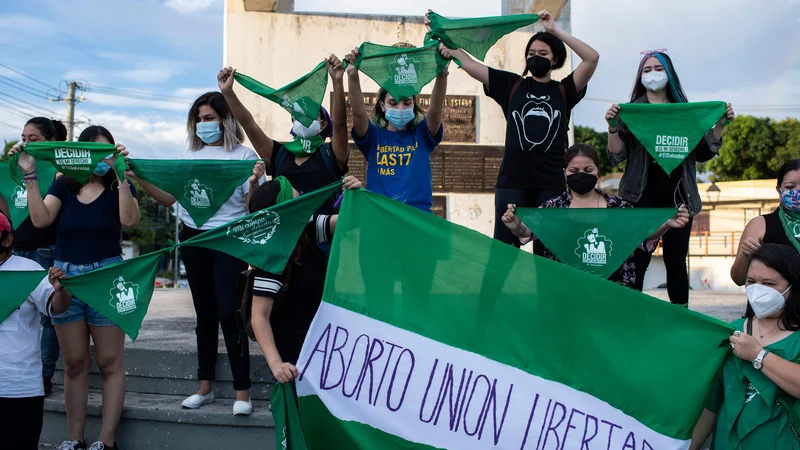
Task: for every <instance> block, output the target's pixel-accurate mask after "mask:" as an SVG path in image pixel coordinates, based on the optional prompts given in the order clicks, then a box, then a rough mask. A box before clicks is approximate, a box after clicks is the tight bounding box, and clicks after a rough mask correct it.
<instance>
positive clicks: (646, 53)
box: [639, 48, 667, 56]
mask: <svg viewBox="0 0 800 450" xmlns="http://www.w3.org/2000/svg"><path fill="white" fill-rule="evenodd" d="M653 53H667V49H665V48H657V49H655V50H645V51H642V52H639V54H640V55H642V56H644V55H652V54H653Z"/></svg>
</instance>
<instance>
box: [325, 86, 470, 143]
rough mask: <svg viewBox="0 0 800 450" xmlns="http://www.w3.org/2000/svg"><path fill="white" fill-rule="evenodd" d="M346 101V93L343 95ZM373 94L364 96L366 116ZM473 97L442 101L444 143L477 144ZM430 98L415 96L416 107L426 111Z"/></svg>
mask: <svg viewBox="0 0 800 450" xmlns="http://www.w3.org/2000/svg"><path fill="white" fill-rule="evenodd" d="M344 95H345V99H347V98H348V97H347V95H348V94H347V93H345V94H344ZM375 97H376V94H375V93H368V94H364V105H366V107H367V114H369V115H371V114H372V108H374V107H375ZM477 98H478V97H477V96H475V95H448V96H446V97H445V100H444V119H443V121H444V140H443V141H444V142H466V143H472V144H474V143H475V142H477V122H476V120H477V119H476V117H475V114H476V104H475V102H476V101H477ZM430 99H431V96H430V95H428V94H420V95H418V96H417V105H419V107H420V108H422V109H423V110H425V111H427V110H428V105H430ZM331 108H333V93H331ZM352 128H353V110H352V109H351V108H350V103H349V102H348V103H347V129H348V130H350V129H352Z"/></svg>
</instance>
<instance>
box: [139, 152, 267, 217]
mask: <svg viewBox="0 0 800 450" xmlns="http://www.w3.org/2000/svg"><path fill="white" fill-rule="evenodd" d="M128 162H129V163H130V165H131V170H132V171H133V173H135V174H136V176H138V177H139V178H141V179H142V180H144V181H146V182H148V183H150V184H152V185H154V186H156V187H158V188H159V189H161V190H163V191H166V192H169V193H170V194H171V195H172V196H173V197H175V199H176V200H177V201H178V203H180V204H181V206H182V207H183V208H184V209H185V210H186V212H188V213H189V215H190V216H191V217H192V220H193V221H194V223H195V225H197V227H198V228H199V227H202V226H203V224H204V223H206V221H208V219H210V218H212V217H214V214H216V213H217V211H219V208H220V207H222V205H224V204H225V202H227V201H228V200H229V199H230V198H231V195H233V193H234V191H236V188H238V187H239V186H241V185H242V183H244V182H246V181H247V179H248V178H250V176H251V175H252V174H253V166H254V165H255V163H256V161H251V160H246V161H228V160H216V159H215V160H204V159H196V160H187V159H183V160H168V159H130V160H128Z"/></svg>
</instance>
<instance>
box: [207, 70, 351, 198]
mask: <svg viewBox="0 0 800 450" xmlns="http://www.w3.org/2000/svg"><path fill="white" fill-rule="evenodd" d="M325 64H326V65H327V67H328V74H329V75H330V77H331V81H332V82H333V118H331V116H330V115H329V114H328V111H327V110H326V109H325V108H320V111H319V116H318V117H317V120H315V121H314V122H313V123H312V124H311V125H310V126H308V127H306V126H304V125H303V124H302V123H300V122H298V121H296V120H294V119H292V130H291V135H292V136H293V137H294V138H295V139H294V140H293V141H291V142H284V143H281V142H278V141H275V140H273V139H271V138H270V137H269V136H267V134H266V133H264V130H262V129H261V127H260V126H258V124H257V123H256V121H255V120H254V119H253V115H252V114H251V113H250V111H248V110H247V108H246V107H245V106H244V104H242V102H241V101H240V100H239V97H238V96H237V95H236V92H234V90H233V82H234V78H233V75H234V74H235V73H236V70H235V69H233V68H232V67H228V68H225V69H222V70H221V71H220V72H219V75H217V82H218V83H219V88H220V90H221V91H222V94H223V95H224V96H225V100H226V101H227V102H228V104H229V105H230V107H231V111H233V115H234V116H235V117H236V119H237V120H238V121H239V123H240V124H241V125H242V128H244V132H245V133H246V134H247V137H248V138H249V139H250V142H252V143H253V147H254V148H255V150H256V152H257V153H258V154H259V156H261V157H262V158H264V159H266V160H267V161H269V168H268V170H269V175H271V176H272V177H273V178H275V177H279V176H285V177H286V178H287V179H288V180H289V182H291V183H292V185H293V186H294V187H295V188H296V189H297V190H298V191H300V192H311V191H314V190H316V189H319V188H321V187H324V186H327V185H329V184H331V183H333V182H334V181H337V180H340V179H341V178H342V177H343V176H344V174H345V173H347V159H348V157H349V154H350V153H349V149H348V144H347V116H346V111H345V100H344V81H343V80H344V70H343V69H342V62H341V61H340V60H339V58H337V57H336V55H331V56H330V57H329V58H328V59H327V60H325ZM304 142H306V143H307V142H310V143H311V146H310V147H308V148H304V146H303V143H304ZM335 201H336V198H331V199H329V200H328V201H327V202H325V204H323V206H322V207H321V208H320V210H319V212H320V213H324V214H332V213H333V211H334V207H333V206H334V203H335Z"/></svg>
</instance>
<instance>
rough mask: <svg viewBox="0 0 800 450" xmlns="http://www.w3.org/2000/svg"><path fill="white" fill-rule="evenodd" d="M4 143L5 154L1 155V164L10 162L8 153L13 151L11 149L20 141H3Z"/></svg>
mask: <svg viewBox="0 0 800 450" xmlns="http://www.w3.org/2000/svg"><path fill="white" fill-rule="evenodd" d="M3 142H4V143H5V144H4V145H3V154H2V155H0V162H5V161H8V151H9V150H11V147H13V146H15V145H17V142H19V141H18V140H16V139H12V140H10V141H7V140H5V139H3Z"/></svg>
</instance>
